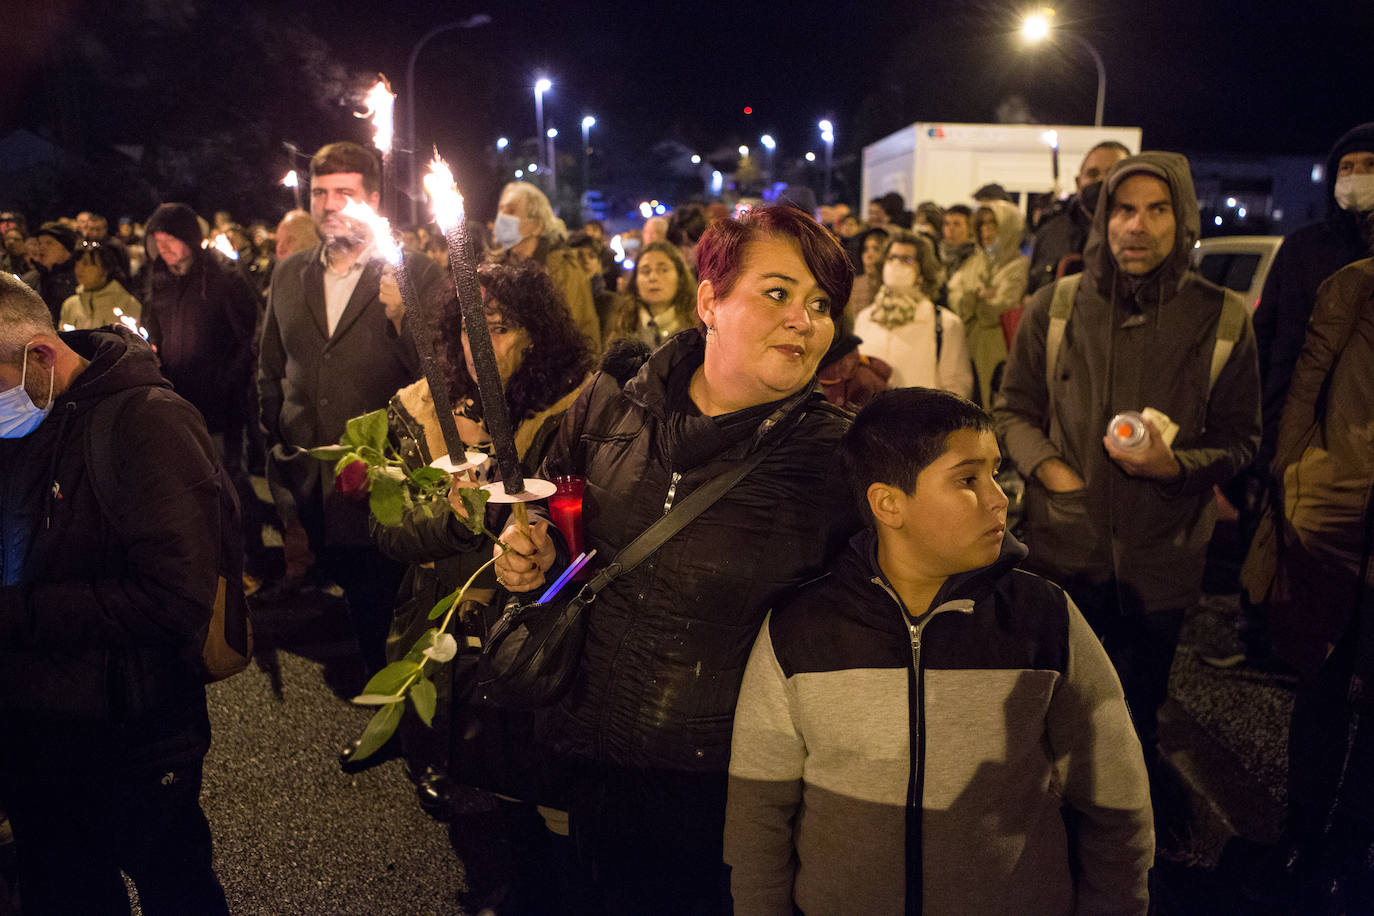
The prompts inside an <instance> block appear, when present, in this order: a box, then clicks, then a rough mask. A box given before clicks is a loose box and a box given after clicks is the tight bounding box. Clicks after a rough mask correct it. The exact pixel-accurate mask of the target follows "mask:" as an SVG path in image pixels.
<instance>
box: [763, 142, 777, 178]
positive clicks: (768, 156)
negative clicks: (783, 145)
mask: <svg viewBox="0 0 1374 916" xmlns="http://www.w3.org/2000/svg"><path fill="white" fill-rule="evenodd" d="M759 144H760V145H761V146H763V149H764V151H765V157H764V158H765V161H766V162H767V165H766V166H765V167H764V170H763V174H764V177H765V178H766V179H767V181H768V182H769V183H770V184H771V183H772V181H773V150H775V149H777V147H778V144H777V141H775V140H774V139H773V135H772V134H764V135H763V136H762V137H759Z"/></svg>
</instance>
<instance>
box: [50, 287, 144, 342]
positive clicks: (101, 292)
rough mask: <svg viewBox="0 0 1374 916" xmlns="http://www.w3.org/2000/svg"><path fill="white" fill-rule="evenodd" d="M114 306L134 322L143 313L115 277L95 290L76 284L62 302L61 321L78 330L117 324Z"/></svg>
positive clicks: (117, 319)
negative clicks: (70, 293)
mask: <svg viewBox="0 0 1374 916" xmlns="http://www.w3.org/2000/svg"><path fill="white" fill-rule="evenodd" d="M115 309H119V311H120V312H121V313H122V314H124V315H128V316H129V317H130V318H132V319H134V320H135V321H137V320H138V319H139V318H140V317H141V316H142V314H143V306H142V305H140V304H139V301H138V300H137V299H135V298H134V297H133V296H132V295H130V293H129V291H128V290H127V289H125V288H124V285H123V284H122V283H120V282H119V281H118V280H110V281H109V282H108V283H106V284H105V285H104V286H102V287H100V289H95V290H88V289H86V288H85V287H84V286H78V287H77V288H76V294H75V295H73V296H70V297H68V299H67V301H66V302H64V303H62V318H61V323H62V324H69V325H71V326H72V328H73V329H75V330H78V331H89V330H90V329H91V328H99V327H104V326H105V325H107V324H119V316H118V315H116V314H115Z"/></svg>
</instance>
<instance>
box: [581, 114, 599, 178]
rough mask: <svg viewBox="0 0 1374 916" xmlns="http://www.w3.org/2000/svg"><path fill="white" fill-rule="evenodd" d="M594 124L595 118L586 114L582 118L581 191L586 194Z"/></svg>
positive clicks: (590, 175)
mask: <svg viewBox="0 0 1374 916" xmlns="http://www.w3.org/2000/svg"><path fill="white" fill-rule="evenodd" d="M595 126H596V118H594V117H592V116H591V115H587V116H586V117H584V118H583V119H582V193H583V194H586V193H587V192H588V191H590V190H591V187H592V166H591V161H592V128H593V127H595Z"/></svg>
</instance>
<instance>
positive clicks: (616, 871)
mask: <svg viewBox="0 0 1374 916" xmlns="http://www.w3.org/2000/svg"><path fill="white" fill-rule="evenodd" d="M572 779H573V785H572V804H571V805H570V810H569V812H568V815H569V820H570V824H571V828H572V842H573V850H574V857H575V859H574V861H575V865H576V867H577V871H578V874H579V875H580V876H581V877H582V878H584V879H585V880H587V881H588V882H589V883H590V885H591V886H590V888H589V890H588V893H587V894H586V895H585V896H586V897H587V898H589V899H591V900H593V901H594V904H593V905H592V907H590V908H588V909H587V910H585V912H596V913H606V914H625V916H631V914H636V916H637V914H643V913H655V914H662V916H674V914H683V916H687V914H690V916H706V914H724V913H728V912H729V911H730V904H729V900H730V896H729V881H728V876H727V874H726V870H725V865H724V852H723V849H722V843H723V839H722V838H723V836H724V833H725V791H726V774H724V773H685V772H675V771H666V770H642V769H631V768H619V767H608V766H598V765H594V764H585V763H584V764H580V765H578V766H576V767H575V769H574V771H573V776H572ZM579 896H582V895H579Z"/></svg>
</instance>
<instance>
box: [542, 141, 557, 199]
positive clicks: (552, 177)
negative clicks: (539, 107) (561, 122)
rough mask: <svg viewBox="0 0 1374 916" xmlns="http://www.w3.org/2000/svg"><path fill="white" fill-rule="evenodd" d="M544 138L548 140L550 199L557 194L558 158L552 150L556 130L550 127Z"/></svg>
mask: <svg viewBox="0 0 1374 916" xmlns="http://www.w3.org/2000/svg"><path fill="white" fill-rule="evenodd" d="M544 136H546V137H548V138H549V163H548V166H549V198H550V199H552V198H553V197H554V196H555V195H556V194H557V193H558V156H557V153H555V151H554V148H553V141H554V140H555V139H556V138H557V137H558V128H556V127H550V128H549V129H548V130H547V131H545V133H544Z"/></svg>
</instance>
